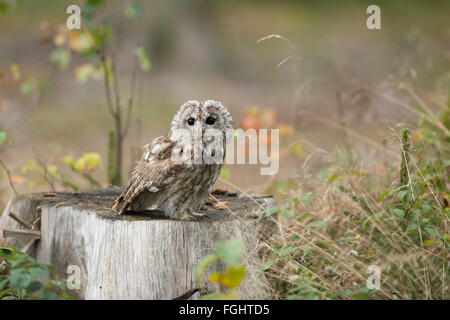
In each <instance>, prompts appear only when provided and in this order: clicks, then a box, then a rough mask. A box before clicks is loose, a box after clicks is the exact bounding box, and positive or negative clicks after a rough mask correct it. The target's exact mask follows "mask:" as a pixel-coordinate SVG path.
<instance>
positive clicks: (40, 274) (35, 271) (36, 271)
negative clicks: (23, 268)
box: [28, 268, 48, 278]
mask: <svg viewBox="0 0 450 320" xmlns="http://www.w3.org/2000/svg"><path fill="white" fill-rule="evenodd" d="M28 272H29V273H30V274H31V275H33V276H35V277H36V278H46V277H47V276H48V272H47V270H44V269H41V268H30V269H28Z"/></svg>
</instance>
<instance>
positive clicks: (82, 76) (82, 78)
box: [75, 63, 95, 84]
mask: <svg viewBox="0 0 450 320" xmlns="http://www.w3.org/2000/svg"><path fill="white" fill-rule="evenodd" d="M94 73H95V67H94V66H93V65H92V64H91V63H85V64H83V65H81V66H79V67H78V68H77V69H76V70H75V77H76V79H77V83H79V84H84V83H86V82H87V81H88V80H89V79H90V78H92V76H93V75H94Z"/></svg>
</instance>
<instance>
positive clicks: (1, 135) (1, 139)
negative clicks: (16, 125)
mask: <svg viewBox="0 0 450 320" xmlns="http://www.w3.org/2000/svg"><path fill="white" fill-rule="evenodd" d="M7 137H8V135H7V134H6V132H4V131H0V146H1V145H2V144H3V143H4V142H5V141H6V138H7Z"/></svg>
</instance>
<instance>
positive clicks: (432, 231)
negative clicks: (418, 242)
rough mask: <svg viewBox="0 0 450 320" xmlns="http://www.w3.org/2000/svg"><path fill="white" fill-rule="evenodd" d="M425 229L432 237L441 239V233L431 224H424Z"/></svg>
mask: <svg viewBox="0 0 450 320" xmlns="http://www.w3.org/2000/svg"><path fill="white" fill-rule="evenodd" d="M424 229H425V231H426V232H428V233H429V234H430V235H431V236H432V237H434V238H437V239H443V237H442V235H441V234H440V233H439V231H437V230H436V229H435V228H434V227H432V226H426V227H425V228H424Z"/></svg>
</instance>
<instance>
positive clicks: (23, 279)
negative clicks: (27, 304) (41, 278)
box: [9, 270, 32, 290]
mask: <svg viewBox="0 0 450 320" xmlns="http://www.w3.org/2000/svg"><path fill="white" fill-rule="evenodd" d="M31 281H32V279H31V276H30V275H29V274H27V273H25V272H23V271H21V270H12V271H11V274H10V275H9V287H10V288H11V289H13V290H16V289H20V288H26V287H28V286H29V285H30V284H31Z"/></svg>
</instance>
